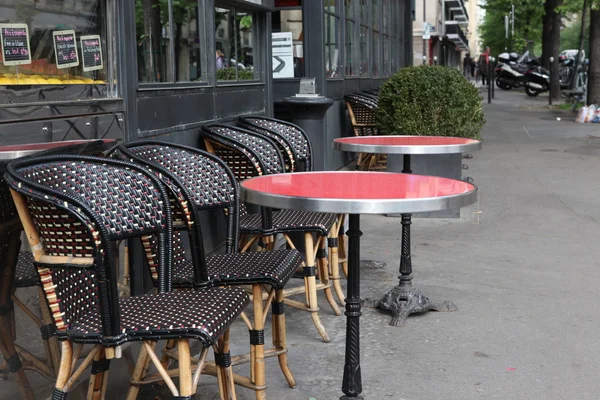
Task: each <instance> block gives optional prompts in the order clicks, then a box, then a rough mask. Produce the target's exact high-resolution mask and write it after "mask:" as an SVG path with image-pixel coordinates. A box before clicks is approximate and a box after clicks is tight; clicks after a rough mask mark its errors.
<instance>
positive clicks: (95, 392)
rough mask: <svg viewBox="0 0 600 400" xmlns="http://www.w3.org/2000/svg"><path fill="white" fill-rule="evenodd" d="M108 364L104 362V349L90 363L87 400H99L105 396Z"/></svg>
mask: <svg viewBox="0 0 600 400" xmlns="http://www.w3.org/2000/svg"><path fill="white" fill-rule="evenodd" d="M109 363H110V360H106V356H105V351H104V349H101V350H100V351H99V352H98V353H96V356H95V357H94V362H93V363H92V374H91V376H90V383H89V386H88V394H87V399H88V400H101V399H104V397H105V396H106V385H107V383H108V366H109Z"/></svg>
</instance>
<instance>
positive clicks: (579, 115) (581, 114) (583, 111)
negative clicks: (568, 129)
mask: <svg viewBox="0 0 600 400" xmlns="http://www.w3.org/2000/svg"><path fill="white" fill-rule="evenodd" d="M587 113H588V107H587V106H583V107H581V108H580V109H579V111H578V112H577V116H576V117H575V122H578V123H580V124H583V123H584V122H585V117H586V116H587Z"/></svg>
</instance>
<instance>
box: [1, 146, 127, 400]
mask: <svg viewBox="0 0 600 400" xmlns="http://www.w3.org/2000/svg"><path fill="white" fill-rule="evenodd" d="M115 143H116V141H115V140H113V139H102V140H94V139H92V140H68V141H62V142H49V143H30V144H23V145H11V146H0V351H1V352H2V355H3V356H4V359H5V364H4V365H2V366H0V370H1V371H2V373H5V372H11V373H13V374H14V377H15V380H16V382H17V385H18V387H19V392H20V395H21V397H20V398H21V399H34V398H35V396H34V393H33V390H32V388H31V386H30V384H29V381H28V380H27V377H26V376H25V371H24V370H25V369H31V370H34V371H37V372H39V373H40V374H42V375H44V376H46V377H47V378H51V377H54V376H55V374H56V373H57V372H58V368H59V363H60V348H59V346H58V342H57V341H56V339H54V338H50V336H52V331H53V328H54V324H53V322H52V318H51V316H50V314H49V312H48V310H47V308H45V302H41V303H40V309H41V314H42V320H43V321H37V322H38V323H40V324H41V322H43V323H45V324H46V325H44V326H41V327H40V331H41V333H42V337H43V338H44V341H45V347H46V353H47V355H48V357H49V359H48V360H39V359H38V358H37V357H35V356H34V355H33V354H31V353H29V352H28V351H27V350H25V349H24V348H22V347H19V346H16V345H15V343H14V341H15V339H16V335H15V328H16V327H15V323H14V308H13V301H12V300H11V296H12V294H13V291H14V289H15V287H14V286H13V284H14V280H15V274H16V268H17V261H18V260H19V250H20V247H21V240H20V235H21V230H22V227H21V222H20V221H19V217H18V215H17V210H16V208H15V205H14V203H13V200H12V196H11V194H10V191H9V189H8V186H7V184H6V182H5V181H4V172H6V166H7V165H8V164H9V163H10V162H11V161H13V160H15V159H17V158H21V157H25V156H31V155H34V154H41V153H42V152H44V154H48V155H50V154H65V153H68V154H100V153H101V152H102V151H104V150H106V149H107V148H108V147H109V146H111V145H113V144H115ZM26 260H27V258H25V261H26ZM19 265H20V262H19ZM27 267H31V270H33V266H31V265H27ZM28 272H29V271H28ZM34 275H35V273H34ZM14 301H17V300H16V299H15V300H14Z"/></svg>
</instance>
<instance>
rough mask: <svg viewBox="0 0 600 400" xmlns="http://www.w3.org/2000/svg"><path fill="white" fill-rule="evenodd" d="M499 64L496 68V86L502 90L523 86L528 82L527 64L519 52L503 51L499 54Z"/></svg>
mask: <svg viewBox="0 0 600 400" xmlns="http://www.w3.org/2000/svg"><path fill="white" fill-rule="evenodd" d="M498 61H499V63H498V65H497V66H496V68H495V69H494V76H495V77H496V86H498V87H499V88H500V89H502V90H511V89H512V88H519V87H522V86H523V85H524V84H525V82H526V77H525V72H526V71H527V69H528V68H527V66H526V65H524V64H522V63H521V62H519V61H521V60H519V57H518V54H517V53H510V54H509V53H502V54H499V55H498Z"/></svg>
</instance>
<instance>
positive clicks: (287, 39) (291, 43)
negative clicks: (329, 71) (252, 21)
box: [271, 1, 304, 78]
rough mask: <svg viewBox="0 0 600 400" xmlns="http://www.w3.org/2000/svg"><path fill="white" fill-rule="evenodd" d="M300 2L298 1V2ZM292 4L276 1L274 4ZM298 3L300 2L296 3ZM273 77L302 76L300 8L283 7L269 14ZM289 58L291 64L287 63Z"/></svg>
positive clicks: (302, 39) (302, 45)
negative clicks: (271, 34)
mask: <svg viewBox="0 0 600 400" xmlns="http://www.w3.org/2000/svg"><path fill="white" fill-rule="evenodd" d="M298 3H300V2H298ZM279 4H285V5H286V6H287V5H289V4H292V3H291V2H281V1H280V2H276V3H275V5H279ZM298 5H300V4H298ZM271 21H272V24H271V26H272V31H273V33H274V35H273V37H272V51H273V78H302V77H304V33H303V31H302V9H301V8H298V9H293V10H292V9H285V10H280V11H275V12H273V13H272V14H271ZM289 60H291V65H288V64H290V63H289Z"/></svg>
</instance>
